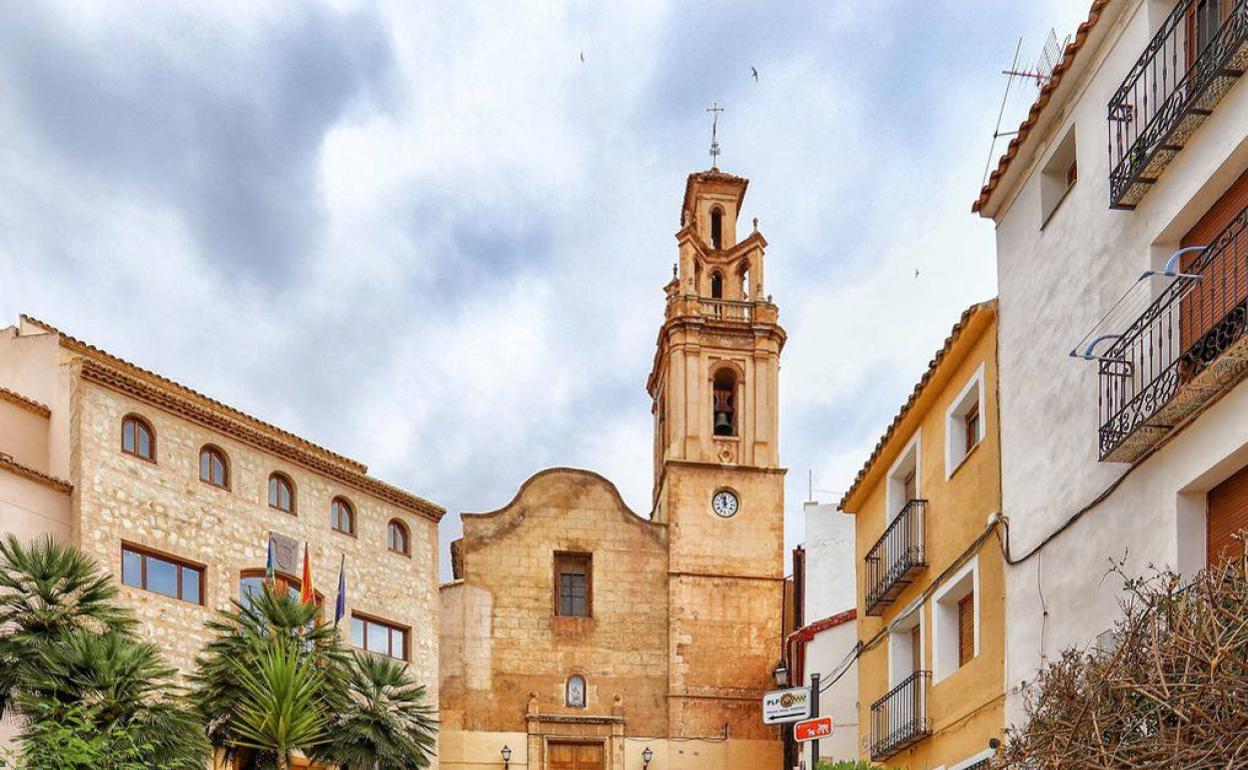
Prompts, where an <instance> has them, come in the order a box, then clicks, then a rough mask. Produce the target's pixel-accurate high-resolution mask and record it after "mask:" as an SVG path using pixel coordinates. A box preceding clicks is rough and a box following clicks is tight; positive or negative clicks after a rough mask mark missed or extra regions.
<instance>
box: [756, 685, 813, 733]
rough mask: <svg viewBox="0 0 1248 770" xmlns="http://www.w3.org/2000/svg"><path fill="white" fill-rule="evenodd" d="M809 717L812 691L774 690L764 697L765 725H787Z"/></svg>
mask: <svg viewBox="0 0 1248 770" xmlns="http://www.w3.org/2000/svg"><path fill="white" fill-rule="evenodd" d="M809 716H810V690H809V689H807V688H805V687H794V688H792V689H788V690H773V691H772V692H769V693H767V694H766V695H764V696H763V724H768V725H778V724H785V723H787V722H796V721H798V720H799V719H806V718H807V717H809Z"/></svg>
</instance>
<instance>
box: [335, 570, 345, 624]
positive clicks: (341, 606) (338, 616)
mask: <svg viewBox="0 0 1248 770" xmlns="http://www.w3.org/2000/svg"><path fill="white" fill-rule="evenodd" d="M346 614H347V555H346V554H345V553H344V554H343V555H342V565H341V566H340V567H338V601H337V603H335V604H334V628H337V627H338V622H339V621H341V620H342V616H343V615H346Z"/></svg>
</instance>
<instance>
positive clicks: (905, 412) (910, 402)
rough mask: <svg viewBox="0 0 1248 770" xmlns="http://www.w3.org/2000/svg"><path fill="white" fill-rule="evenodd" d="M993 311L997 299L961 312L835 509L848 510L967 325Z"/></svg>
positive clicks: (995, 309) (994, 310)
mask: <svg viewBox="0 0 1248 770" xmlns="http://www.w3.org/2000/svg"><path fill="white" fill-rule="evenodd" d="M996 311H997V300H996V299H990V300H988V301H987V302H980V303H977V304H974V305H971V306H970V307H969V308H967V309H966V310H965V311H964V312H963V313H962V317H961V318H959V319H958V322H957V323H956V324H954V325H953V329H952V331H950V332H949V336H948V337H946V338H945V344H944V347H942V348H941V349H940V350H938V351H936V355H935V356H933V357H932V360H931V363H929V364H928V365H927V371H926V372H924V373H923V376H922V377H921V378H920V379H919V382H918V384H917V385H915V386H914V390H913V391H911V393H910V398H908V399H906V403H905V404H904V405H903V406H902V407H901V411H899V412H897V416H896V417H894V418H893V421H892V422H891V423H889V425H888V428H887V429H886V430H885V431H884V435H883V436H881V437H880V440H879V441H878V442H876V444H875V449H873V450H871V456H870V457H869V458H867V461H866V463H864V464H863V466H862V469H861V470H859V471H858V475H857V476H856V477H854V483H853V484H852V485H851V486H850V487H849V490H848V491H847V492H845V494H844V496H842V497H841V501H840V502H839V503H838V504H837V507H838V508H840V509H841V510H848V508H846V506H847V505H849V500H850V498H852V497H853V496H854V495H855V494H856V493H857V492H858V489H859V487H860V486H861V485H862V482H863V481H864V480H865V479H866V478H867V474H868V473H870V472H871V468H872V466H874V465H875V463H876V461H877V460H879V459H880V455H881V454H883V453H884V448H885V447H887V446H888V442H889V441H891V440H892V439H893V437H894V434H896V432H897V429H898V428H899V427H901V424H902V422H903V421H905V419H906V417H907V416H909V414H910V410H911V409H913V408H914V405H915V403H916V402H917V401H918V400H919V397H920V396H921V395H922V394H923V390H924V389H925V388H926V387H927V384H928V383H929V382H931V380H932V377H933V376H935V374H936V371H937V370H938V369H939V368H940V365H941V363H943V362H944V360H945V357H946V356H948V355H949V351H951V350H953V347H954V345H956V344H957V342H958V340H959V339H960V338H961V337H962V333H963V332H964V331H966V329H967V327H968V326H970V323H971V321H972V319H974V317H975V316H976V315H978V314H980V313H996Z"/></svg>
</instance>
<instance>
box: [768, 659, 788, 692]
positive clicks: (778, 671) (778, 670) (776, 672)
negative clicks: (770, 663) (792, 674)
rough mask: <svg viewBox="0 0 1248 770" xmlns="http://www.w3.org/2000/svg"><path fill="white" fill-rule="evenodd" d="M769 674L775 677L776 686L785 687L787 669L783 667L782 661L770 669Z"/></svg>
mask: <svg viewBox="0 0 1248 770" xmlns="http://www.w3.org/2000/svg"><path fill="white" fill-rule="evenodd" d="M771 675H772V676H774V677H775V678H776V687H786V686H788V684H789V670H788V669H787V668H785V665H784V661H783V660H782V661H780V662H779V663H777V664H776V667H775V668H773V669H772V670H771Z"/></svg>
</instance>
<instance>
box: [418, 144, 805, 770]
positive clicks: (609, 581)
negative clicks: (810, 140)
mask: <svg viewBox="0 0 1248 770" xmlns="http://www.w3.org/2000/svg"><path fill="white" fill-rule="evenodd" d="M747 186H748V180H746V179H743V178H741V177H737V176H733V175H731V174H727V173H723V172H721V171H719V170H718V169H716V168H712V169H711V170H710V171H706V172H700V173H695V174H692V175H690V176H689V179H688V182H687V184H686V188H685V195H684V200H683V205H682V207H681V228H680V230H679V231H678V232H677V234H676V239H677V243H678V247H679V261H678V265H677V269H676V274H675V275H674V277H673V278H672V280H671V282H670V283H668V284H667V286H666V287H665V289H664V290H665V292H666V296H667V304H666V311H665V316H664V319H663V323H662V326H661V328H660V331H659V337H658V345H657V349H656V351H655V357H654V364H653V368H652V370H651V373H650V376H649V378H648V381H647V384H646V387H647V390H648V392H649V394H650V396H651V399H652V411H653V415H654V490H653V497H652V510H651V513H650V516H649V517H648V518H646V517H642V516H639V515H637V514H636V513H634V512H633V511H631V510H629V508H628V507H627V506H626V505H625V504H624V502H623V500H621V498H620V495H619V493H618V491H617V490H616V488H615V486H614V485H612V484H611V482H609V481H608V480H606V479H605V478H603V477H601V476H599V475H597V474H595V473H592V472H589V471H583V470H575V469H569V468H552V469H548V470H545V471H542V472H540V473H538V474H536V475H535V476H533V477H532V478H530V479H529V480H528V481H527V482H525V484H524V485H523V486H522V487H521V488H520V490H519V492H517V494H516V496H515V498H514V499H513V500H512V501H511V502H510V503H509V504H508V505H506V506H505V507H503V508H502V509H500V510H497V511H493V512H491V513H478V514H463V516H462V519H463V530H464V534H463V537H462V539H460V540H458V541H456V542H455V543H454V544H453V545H452V554H451V558H452V563H453V566H454V570H453V571H454V578H455V579H454V580H453V581H452V582H450V583H447V584H445V585H443V586H442V589H441V613H440V614H441V618H442V630H441V640H440V650H441V652H440V659H441V677H440V678H441V683H440V704H441V716H440V719H441V757H440V765H441V767H443V768H467V767H473V768H481V767H503V766H506V767H508V768H529V769H531V770H538V769H540V770H623V769H624V768H629V770H633V769H634V768H636V769H639V770H640V769H641V768H646V770H667V769H668V768H703V767H705V768H711V767H714V768H722V767H749V768H768V767H779V766H780V764H781V762H782V743H781V738H780V733H779V729H778V728H776V727H769V726H766V725H764V724H763V722H762V715H761V710H760V702H761V698H762V695H763V693H764V692H766V691H767V690H770V689H774V687H775V683H774V679H773V670H774V668H775V666H776V664H777V662H778V660H779V657H780V650H781V634H782V630H781V617H782V614H783V590H784V573H783V565H784V562H783V545H784V523H783V522H784V513H783V512H784V474H785V471H784V469H783V468H781V467H780V464H779V451H778V408H777V394H778V390H777V384H778V374H779V364H780V353H781V350H782V349H783V347H784V342H785V332H784V330H783V329H782V328H781V327H780V325H779V323H778V310H777V308H776V306H775V305H774V304H772V302H771V298H770V297H769V296H767V295H766V294H765V292H764V286H765V284H764V281H763V275H764V272H763V271H764V251H765V249H766V246H767V242H766V240H765V239H764V238H763V236H762V235H761V234H760V233H759V232H758V228H757V221H756V222H755V225H754V228H753V230H752V231H751V232H750V233H749V234H748V235H747V236H746V237H744V238H741V239H740V240H738V238H737V218H738V214H739V212H740V208H741V203H742V201H743V199H744V197H745V192H746V188H747Z"/></svg>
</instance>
